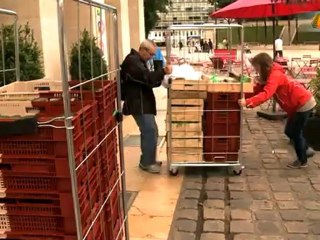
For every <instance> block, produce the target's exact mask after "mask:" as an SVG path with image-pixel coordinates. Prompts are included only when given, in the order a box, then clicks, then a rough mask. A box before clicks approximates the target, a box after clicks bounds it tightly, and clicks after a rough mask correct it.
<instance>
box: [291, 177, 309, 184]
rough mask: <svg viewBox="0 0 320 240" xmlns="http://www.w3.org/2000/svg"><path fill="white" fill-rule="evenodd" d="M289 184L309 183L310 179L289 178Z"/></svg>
mask: <svg viewBox="0 0 320 240" xmlns="http://www.w3.org/2000/svg"><path fill="white" fill-rule="evenodd" d="M288 182H290V183H307V182H308V178H307V177H302V176H301V177H289V178H288Z"/></svg>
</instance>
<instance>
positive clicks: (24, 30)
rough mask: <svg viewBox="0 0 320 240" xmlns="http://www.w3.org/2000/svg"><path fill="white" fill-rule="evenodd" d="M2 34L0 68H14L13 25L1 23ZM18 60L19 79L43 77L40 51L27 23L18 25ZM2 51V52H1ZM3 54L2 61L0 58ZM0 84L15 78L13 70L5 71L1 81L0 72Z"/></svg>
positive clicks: (0, 30) (0, 31) (26, 79)
mask: <svg viewBox="0 0 320 240" xmlns="http://www.w3.org/2000/svg"><path fill="white" fill-rule="evenodd" d="M1 35H2V36H3V38H2V39H3V42H1V40H0V46H2V45H3V49H2V47H0V70H3V64H4V67H5V68H4V69H14V68H15V67H16V64H15V43H14V38H15V31H14V25H2V26H1V28H0V36H1ZM18 39H19V61H20V80H21V81H28V80H35V79H40V78H43V77H44V70H43V62H42V51H41V49H40V47H39V45H38V43H37V42H36V40H35V38H34V33H33V30H32V29H31V28H30V26H29V24H28V23H27V24H26V25H24V26H19V30H18ZM2 51H4V52H2ZM2 55H4V63H3V59H2ZM0 79H1V80H0V84H1V85H5V84H9V83H11V82H14V81H15V80H16V73H15V72H14V71H7V72H5V82H4V81H3V73H1V74H0Z"/></svg>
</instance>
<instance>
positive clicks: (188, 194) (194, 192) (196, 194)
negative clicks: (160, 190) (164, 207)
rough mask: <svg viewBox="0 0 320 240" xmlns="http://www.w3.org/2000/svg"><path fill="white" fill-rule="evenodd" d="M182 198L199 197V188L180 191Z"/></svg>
mask: <svg viewBox="0 0 320 240" xmlns="http://www.w3.org/2000/svg"><path fill="white" fill-rule="evenodd" d="M182 198H185V199H199V198H200V191H199V190H184V191H183V193H182Z"/></svg>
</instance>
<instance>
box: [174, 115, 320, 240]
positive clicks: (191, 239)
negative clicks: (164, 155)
mask: <svg viewBox="0 0 320 240" xmlns="http://www.w3.org/2000/svg"><path fill="white" fill-rule="evenodd" d="M244 125H245V126H244V135H243V146H244V149H243V150H244V153H243V158H244V163H245V166H246V169H245V170H244V172H243V174H242V175H241V176H233V175H230V174H229V175H228V174H227V170H226V169H221V168H220V169H217V168H216V169H212V168H211V169H208V168H207V169H203V170H201V169H188V170H186V175H185V180H184V184H183V188H182V191H181V195H180V200H179V202H178V204H177V208H176V213H175V217H174V220H173V224H172V229H171V230H172V231H171V234H170V236H169V240H171V239H172V240H232V239H234V240H300V239H301V240H318V239H319V240H320V175H319V173H320V168H319V167H318V166H319V165H320V153H317V155H316V156H315V157H313V158H312V160H310V161H309V162H310V166H309V168H307V169H303V170H292V169H287V168H286V164H287V163H288V162H289V161H292V160H294V159H295V155H294V153H293V151H292V149H291V147H290V145H289V144H288V140H287V139H286V137H285V136H284V134H283V133H282V132H283V122H271V121H267V120H264V119H260V118H257V117H256V114H255V111H248V112H247V113H246V123H245V124H244Z"/></svg>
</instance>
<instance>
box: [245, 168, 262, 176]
mask: <svg viewBox="0 0 320 240" xmlns="http://www.w3.org/2000/svg"><path fill="white" fill-rule="evenodd" d="M263 174H265V170H261V169H260V170H259V169H258V170H256V169H246V175H247V176H261V175H263Z"/></svg>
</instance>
